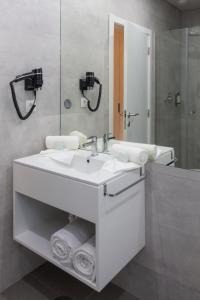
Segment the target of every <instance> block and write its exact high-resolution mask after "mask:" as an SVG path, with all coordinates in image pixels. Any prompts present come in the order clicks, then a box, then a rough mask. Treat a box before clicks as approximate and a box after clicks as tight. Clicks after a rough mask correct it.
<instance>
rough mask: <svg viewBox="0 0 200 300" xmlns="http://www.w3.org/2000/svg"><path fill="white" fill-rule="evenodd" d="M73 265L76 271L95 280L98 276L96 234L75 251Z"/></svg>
mask: <svg viewBox="0 0 200 300" xmlns="http://www.w3.org/2000/svg"><path fill="white" fill-rule="evenodd" d="M73 266H74V269H75V271H76V272H77V273H78V274H79V275H81V276H83V277H85V278H87V279H89V280H91V281H94V280H95V278H96V248H95V236H93V237H92V238H91V239H89V240H88V241H87V242H86V243H85V244H84V245H82V246H81V247H80V248H78V249H77V250H76V251H75V252H74V256H73Z"/></svg>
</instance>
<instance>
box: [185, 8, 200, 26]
mask: <svg viewBox="0 0 200 300" xmlns="http://www.w3.org/2000/svg"><path fill="white" fill-rule="evenodd" d="M181 19H182V20H181V23H182V27H183V28H184V27H191V26H196V25H200V9H198V10H191V11H183V13H182V17H181Z"/></svg>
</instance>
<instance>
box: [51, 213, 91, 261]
mask: <svg viewBox="0 0 200 300" xmlns="http://www.w3.org/2000/svg"><path fill="white" fill-rule="evenodd" d="M93 234H94V225H93V224H92V223H90V222H87V221H85V220H82V219H79V218H77V219H75V220H74V221H73V222H72V223H70V224H68V225H67V226H65V227H64V228H62V229H60V230H59V231H57V232H56V233H54V234H53V235H52V237H51V241H50V244H51V250H52V253H53V257H54V258H55V259H57V260H58V261H59V262H60V263H61V264H62V265H63V266H66V267H72V258H73V254H74V251H75V250H76V249H77V248H79V247H80V246H81V245H82V244H84V243H85V242H86V241H87V240H88V239H89V238H90V237H91V236H92V235H93Z"/></svg>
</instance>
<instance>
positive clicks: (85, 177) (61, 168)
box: [16, 150, 119, 185]
mask: <svg viewBox="0 0 200 300" xmlns="http://www.w3.org/2000/svg"><path fill="white" fill-rule="evenodd" d="M60 153H61V152H60ZM66 155H67V153H66ZM62 157H63V162H62V161H61V159H59V161H56V160H55V158H54V159H52V158H51V157H50V155H49V156H48V155H40V154H37V155H33V156H29V157H25V158H21V159H17V160H16V162H17V163H19V164H22V165H26V166H30V167H33V168H36V169H40V170H45V171H49V172H51V173H54V174H60V175H63V176H66V177H71V178H73V179H76V180H79V181H84V182H88V183H91V184H94V185H99V184H102V183H105V182H106V181H108V180H110V179H112V178H115V177H117V176H119V174H117V173H111V172H108V171H106V170H104V169H103V165H104V163H105V162H106V161H108V160H112V156H111V155H109V154H104V153H100V154H98V155H97V156H95V157H92V156H91V152H90V151H86V150H77V151H75V155H74V157H73V159H72V161H71V163H70V164H67V163H66V159H65V154H64V151H63V154H62Z"/></svg>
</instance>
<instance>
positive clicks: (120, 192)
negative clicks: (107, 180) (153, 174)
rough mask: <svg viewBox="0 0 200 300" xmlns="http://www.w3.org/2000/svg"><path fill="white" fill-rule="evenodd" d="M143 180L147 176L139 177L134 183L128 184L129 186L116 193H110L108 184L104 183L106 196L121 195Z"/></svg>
mask: <svg viewBox="0 0 200 300" xmlns="http://www.w3.org/2000/svg"><path fill="white" fill-rule="evenodd" d="M143 180H145V176H143V177H142V178H140V179H138V180H137V181H135V182H134V183H132V184H130V185H128V186H127V187H125V188H124V189H122V190H121V191H119V192H116V193H115V194H110V193H108V187H107V184H104V196H108V197H117V196H119V195H121V194H122V193H124V192H126V191H127V190H129V189H130V188H132V187H133V186H135V185H137V184H138V183H140V182H142V181H143Z"/></svg>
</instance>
